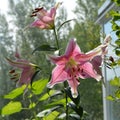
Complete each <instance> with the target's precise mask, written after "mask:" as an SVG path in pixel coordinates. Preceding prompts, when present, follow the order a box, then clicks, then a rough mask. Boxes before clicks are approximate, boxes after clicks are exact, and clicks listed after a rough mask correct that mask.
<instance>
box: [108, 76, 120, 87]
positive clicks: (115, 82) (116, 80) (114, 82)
mask: <svg viewBox="0 0 120 120" xmlns="http://www.w3.org/2000/svg"><path fill="white" fill-rule="evenodd" d="M110 85H112V86H118V87H119V86H120V78H119V77H114V79H113V80H110Z"/></svg>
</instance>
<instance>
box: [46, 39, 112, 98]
mask: <svg viewBox="0 0 120 120" xmlns="http://www.w3.org/2000/svg"><path fill="white" fill-rule="evenodd" d="M107 39H110V37H108V38H107ZM107 46H108V43H107V42H106V43H104V44H102V45H100V46H98V47H97V48H95V49H93V50H92V51H90V52H88V53H82V52H81V50H80V48H79V46H78V45H77V43H76V42H75V41H74V40H73V39H72V40H70V42H69V44H68V46H67V49H66V51H65V54H64V55H62V56H52V55H49V56H48V57H49V59H50V60H51V61H52V62H53V63H54V64H56V67H55V68H54V69H53V71H52V77H51V80H50V82H49V83H48V87H49V88H52V87H53V86H54V85H55V84H57V83H60V82H64V81H66V80H67V82H68V84H69V86H70V88H71V93H72V96H73V98H76V97H77V96H78V92H77V87H78V85H79V84H80V82H79V78H82V79H85V78H94V79H96V80H97V81H99V80H101V78H102V74H101V71H100V68H99V67H100V66H101V63H102V59H103V56H104V55H105V54H106V49H107ZM98 58H100V59H98ZM96 64H97V66H96Z"/></svg>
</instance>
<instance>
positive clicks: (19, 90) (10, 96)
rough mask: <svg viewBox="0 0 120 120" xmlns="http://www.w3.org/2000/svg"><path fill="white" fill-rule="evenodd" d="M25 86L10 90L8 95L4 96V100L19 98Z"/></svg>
mask: <svg viewBox="0 0 120 120" xmlns="http://www.w3.org/2000/svg"><path fill="white" fill-rule="evenodd" d="M25 87H26V86H25V85H23V86H21V87H19V88H16V89H14V90H12V91H11V92H10V93H8V94H7V95H4V98H5V99H14V98H16V97H18V96H20V95H21V94H22V93H23V92H24V89H25Z"/></svg>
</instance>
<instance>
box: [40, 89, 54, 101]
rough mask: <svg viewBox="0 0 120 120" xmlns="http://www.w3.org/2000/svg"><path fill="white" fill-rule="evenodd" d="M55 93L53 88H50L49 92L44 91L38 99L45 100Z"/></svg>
mask: <svg viewBox="0 0 120 120" xmlns="http://www.w3.org/2000/svg"><path fill="white" fill-rule="evenodd" d="M54 93H55V90H50V92H49V94H48V93H46V94H44V95H43V96H42V97H41V98H40V99H39V101H43V100H47V99H48V98H49V97H50V96H51V95H53V94H54Z"/></svg>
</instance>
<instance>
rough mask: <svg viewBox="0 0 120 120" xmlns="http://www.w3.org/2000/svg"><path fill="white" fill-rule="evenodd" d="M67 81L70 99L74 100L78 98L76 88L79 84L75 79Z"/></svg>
mask: <svg viewBox="0 0 120 120" xmlns="http://www.w3.org/2000/svg"><path fill="white" fill-rule="evenodd" d="M67 81H68V84H69V86H70V88H71V93H72V97H73V98H76V97H77V96H78V91H77V87H78V85H79V84H80V82H79V81H78V80H77V79H76V78H73V79H69V80H67Z"/></svg>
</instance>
